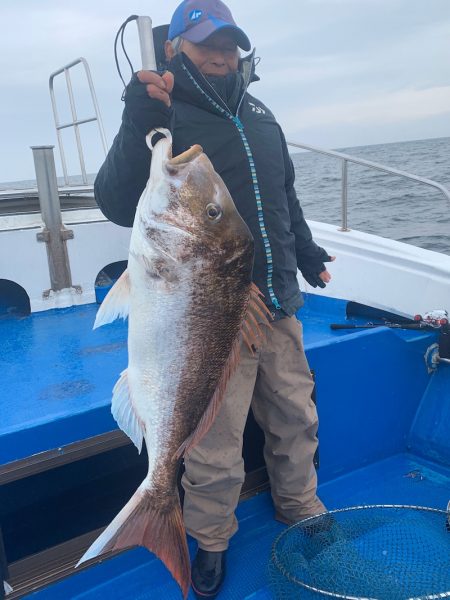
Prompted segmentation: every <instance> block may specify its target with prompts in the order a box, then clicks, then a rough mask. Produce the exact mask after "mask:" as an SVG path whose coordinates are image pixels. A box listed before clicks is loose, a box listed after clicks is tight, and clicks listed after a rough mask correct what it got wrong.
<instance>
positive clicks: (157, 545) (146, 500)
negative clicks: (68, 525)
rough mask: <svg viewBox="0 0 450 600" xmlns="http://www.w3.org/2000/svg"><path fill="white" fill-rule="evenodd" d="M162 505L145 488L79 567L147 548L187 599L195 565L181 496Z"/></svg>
mask: <svg viewBox="0 0 450 600" xmlns="http://www.w3.org/2000/svg"><path fill="white" fill-rule="evenodd" d="M144 483H145V482H144ZM161 504H162V502H161V498H160V497H155V496H152V493H151V491H150V490H149V489H147V488H146V487H145V486H144V484H141V485H140V486H139V488H138V489H137V490H136V492H135V494H134V495H133V496H132V497H131V499H130V500H129V501H128V503H127V504H126V505H125V506H124V507H123V508H122V510H121V511H120V512H119V514H118V515H117V516H116V517H115V519H114V520H113V521H112V522H111V523H110V524H109V525H108V527H107V528H106V529H105V530H104V531H103V533H102V534H101V535H100V536H99V537H98V538H97V539H96V540H95V542H94V543H93V544H92V545H91V546H90V548H89V549H88V550H87V551H86V552H85V553H84V554H83V556H82V557H81V558H80V560H79V561H78V563H77V565H76V566H77V567H78V566H79V565H80V564H82V563H84V562H85V561H87V560H91V559H93V558H96V557H97V556H101V555H102V554H105V553H107V552H111V551H113V550H122V549H125V548H131V547H133V546H144V547H145V548H147V549H148V550H150V552H153V553H154V554H156V556H158V557H159V558H160V559H161V560H162V561H163V563H164V564H165V565H166V567H167V568H168V569H169V571H170V572H171V573H172V575H173V577H174V578H175V580H176V581H177V583H178V585H179V586H180V588H181V591H182V593H183V597H184V598H185V599H186V598H187V595H188V593H189V588H190V583H191V565H190V560H189V550H188V546H187V543H186V532H185V529H184V524H183V516H182V514H181V507H180V501H179V499H178V495H177V492H176V491H175V490H174V495H173V496H172V497H171V498H170V502H167V503H166V504H164V505H163V506H161Z"/></svg>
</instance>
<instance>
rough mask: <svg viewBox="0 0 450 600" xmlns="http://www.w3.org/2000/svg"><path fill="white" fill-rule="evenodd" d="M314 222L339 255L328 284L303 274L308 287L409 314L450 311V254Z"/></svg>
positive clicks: (319, 237) (318, 236)
mask: <svg viewBox="0 0 450 600" xmlns="http://www.w3.org/2000/svg"><path fill="white" fill-rule="evenodd" d="M309 225H310V227H311V231H312V233H313V237H314V240H315V241H316V242H317V243H318V244H319V246H323V247H324V248H325V249H326V250H327V252H328V253H329V254H330V255H335V256H336V257H337V258H336V261H335V262H333V263H327V268H328V269H329V271H330V273H331V274H332V277H333V279H332V281H331V282H330V283H329V284H328V285H327V287H326V288H325V289H324V290H321V289H320V288H311V286H309V285H308V284H307V283H306V282H305V280H304V279H303V278H302V277H300V286H301V288H302V290H303V291H307V292H309V293H313V294H320V295H324V296H328V297H332V298H343V299H346V300H354V301H356V302H360V303H362V304H368V305H370V306H375V307H378V308H384V309H386V310H390V311H393V312H396V313H402V314H404V315H408V316H412V315H415V314H422V315H423V314H424V313H425V312H427V311H429V310H432V309H436V308H444V309H446V310H448V311H450V256H448V255H445V254H440V253H437V252H431V251H430V250H424V249H422V248H418V247H416V246H412V245H410V244H404V243H401V242H396V241H394V240H389V239H386V238H382V237H378V236H375V235H370V234H367V233H362V232H360V231H349V232H342V231H339V230H338V228H337V227H336V226H333V225H327V224H325V223H318V222H316V221H309Z"/></svg>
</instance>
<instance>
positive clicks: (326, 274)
mask: <svg viewBox="0 0 450 600" xmlns="http://www.w3.org/2000/svg"><path fill="white" fill-rule="evenodd" d="M335 260H336V257H335V256H330V261H329V262H333V261H335ZM327 262H328V261H327ZM319 277H320V279H321V280H322V281H323V282H324V283H330V281H331V273H329V272H328V271H327V269H325V271H322V273H319Z"/></svg>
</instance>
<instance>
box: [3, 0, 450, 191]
mask: <svg viewBox="0 0 450 600" xmlns="http://www.w3.org/2000/svg"><path fill="white" fill-rule="evenodd" d="M177 5H178V2H176V1H173V0H164V2H161V1H156V0H155V1H153V2H152V1H151V0H145V1H144V0H128V1H126V2H125V1H124V0H107V1H106V0H105V1H103V0H102V1H100V0H76V1H72V2H71V1H67V0H66V1H64V2H63V1H61V0H0V18H1V22H2V33H1V36H0V50H1V51H0V72H1V80H0V106H1V111H0V131H1V136H0V144H1V161H0V182H1V181H14V180H19V179H27V178H31V177H33V176H34V168H33V161H32V153H31V150H30V149H29V147H30V146H32V145H39V144H56V134H55V129H54V124H53V115H52V111H51V104H50V97H49V92H48V77H49V75H50V73H51V72H52V71H54V70H56V69H58V68H59V67H61V66H63V65H65V64H66V63H68V62H70V61H72V60H73V59H75V58H77V57H79V56H83V57H85V58H86V59H87V61H88V63H89V65H90V67H91V72H92V76H93V80H94V84H95V88H96V92H97V97H98V100H99V104H100V109H101V113H102V116H103V121H104V125H105V129H106V134H107V137H108V141H109V143H111V142H112V139H113V137H114V135H115V133H116V132H117V129H118V127H119V124H120V115H121V111H122V106H123V104H122V102H121V101H120V96H121V92H122V86H121V82H120V80H119V77H118V75H117V73H116V68H115V64H114V55H113V41H114V36H115V33H116V31H117V29H118V27H119V26H120V24H121V23H122V21H123V20H124V19H125V18H126V17H127V16H129V15H130V14H139V15H145V14H148V15H150V16H151V17H152V19H153V22H154V25H160V24H162V23H166V22H168V21H169V20H170V17H171V14H172V12H173V10H174V9H175V8H176V6H177ZM228 5H229V7H230V8H231V11H232V13H233V15H234V17H235V20H236V21H237V23H238V24H239V26H240V27H242V29H244V31H245V32H246V33H247V34H248V36H249V37H250V40H251V41H252V44H253V45H254V46H255V47H256V50H257V56H259V57H261V62H260V64H259V66H258V69H257V72H258V74H259V75H260V77H261V81H260V82H258V83H254V84H252V86H251V92H252V94H253V95H255V96H256V97H259V98H260V99H261V100H262V101H263V102H264V103H265V104H267V105H268V106H269V107H270V108H271V109H272V111H273V112H274V113H275V115H276V117H277V118H278V120H279V122H280V123H281V125H282V126H283V128H284V129H285V132H286V136H287V138H288V139H290V140H292V141H302V142H305V143H310V144H316V145H321V146H324V147H330V148H338V147H348V146H356V145H365V144H376V143H384V142H395V141H402V140H413V139H423V138H431V137H443V136H449V135H450V0H281V1H280V0H278V1H273V0H271V1H269V0H245V1H244V0H229V2H228ZM127 31H128V33H127V35H126V38H125V40H126V45H127V47H129V48H130V51H131V54H132V57H133V62H134V64H135V67H136V70H137V69H138V68H139V58H138V57H139V55H138V53H137V49H136V39H137V33H136V26H135V24H134V23H132V24H130V25H129V27H128V30H127ZM122 64H123V63H122ZM77 69H79V67H77ZM124 71H125V72H126V73H127V77H128V71H126V69H125V67H124ZM63 84H64V82H63V80H62V78H61V77H60V80H59V81H58V80H57V81H56V92H57V93H58V100H59V102H60V111H61V119H62V120H64V118H65V116H66V115H67V114H68V107H67V102H66V97H65V94H64V86H63ZM74 85H75V87H76V90H78V93H77V100H78V102H79V106H80V109H79V117H85V116H90V115H89V114H88V112H91V111H90V110H89V106H88V104H87V103H86V98H85V97H83V96H84V94H83V92H84V91H85V89H86V88H85V84H84V82H83V81H82V80H81V77H80V73H79V72H78V73H74ZM94 133H95V132H94V127H93V126H92V125H89V126H87V129H85V133H84V135H83V137H84V140H85V141H86V145H87V167H88V171H97V169H98V167H99V166H100V164H101V162H102V160H103V158H102V149H101V145H100V141H99V139H98V138H97V137H96V136H94ZM65 140H66V144H67V147H68V151H69V159H70V160H69V167H70V171H71V172H73V173H76V172H77V171H78V172H79V166H78V165H77V163H76V162H75V161H74V159H73V152H71V151H70V147H71V146H72V145H73V133H72V132H66V134H65ZM56 160H57V170H58V172H60V171H61V169H60V161H59V154H57V155H56Z"/></svg>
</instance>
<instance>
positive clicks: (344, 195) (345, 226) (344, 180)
mask: <svg viewBox="0 0 450 600" xmlns="http://www.w3.org/2000/svg"><path fill="white" fill-rule="evenodd" d="M288 146H293V147H294V148H301V149H303V150H309V151H310V152H317V153H318V154H324V155H325V156H332V157H334V158H338V159H340V160H341V161H342V189H341V200H342V227H341V229H340V231H350V229H348V203H347V195H348V178H347V167H348V163H349V162H351V163H355V164H357V165H362V166H364V167H369V168H371V169H375V170H376V171H383V172H384V173H390V174H391V175H398V176H399V177H404V178H405V179H410V180H411V181H417V182H418V183H423V184H425V185H428V186H430V187H433V188H435V189H437V190H439V191H440V192H441V193H442V194H444V196H445V197H446V198H447V200H448V202H449V204H450V191H449V190H448V189H447V188H446V187H445V186H443V185H442V184H440V183H437V181H433V180H432V179H426V178H425V177H419V176H418V175H412V174H411V173H407V172H406V171H400V170H399V169H393V168H391V167H385V166H384V165H381V164H380V163H376V162H372V161H371V160H365V159H363V158H356V157H355V156H351V155H350V154H344V153H343V152H336V150H325V149H324V148H318V147H317V146H310V145H309V144H298V143H296V142H289V141H288Z"/></svg>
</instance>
